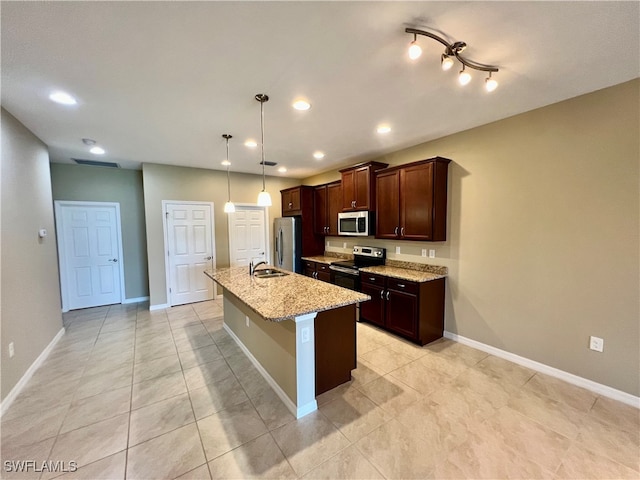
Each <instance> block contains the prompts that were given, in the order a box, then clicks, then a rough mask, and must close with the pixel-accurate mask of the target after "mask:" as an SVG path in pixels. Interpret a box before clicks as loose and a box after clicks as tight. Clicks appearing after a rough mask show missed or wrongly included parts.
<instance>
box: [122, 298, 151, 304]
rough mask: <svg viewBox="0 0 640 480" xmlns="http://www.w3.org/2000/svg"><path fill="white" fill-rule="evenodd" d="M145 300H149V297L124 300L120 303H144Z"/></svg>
mask: <svg viewBox="0 0 640 480" xmlns="http://www.w3.org/2000/svg"><path fill="white" fill-rule="evenodd" d="M147 300H149V297H136V298H125V299H124V300H123V301H122V303H123V304H124V303H140V302H146V301H147Z"/></svg>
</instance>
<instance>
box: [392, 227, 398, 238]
mask: <svg viewBox="0 0 640 480" xmlns="http://www.w3.org/2000/svg"><path fill="white" fill-rule="evenodd" d="M393 234H394V235H396V236H397V235H398V227H396V228H394V229H393Z"/></svg>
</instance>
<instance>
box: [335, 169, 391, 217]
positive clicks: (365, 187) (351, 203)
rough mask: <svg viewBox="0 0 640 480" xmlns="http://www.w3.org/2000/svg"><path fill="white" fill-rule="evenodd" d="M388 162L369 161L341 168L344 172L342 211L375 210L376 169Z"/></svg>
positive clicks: (341, 171)
mask: <svg viewBox="0 0 640 480" xmlns="http://www.w3.org/2000/svg"><path fill="white" fill-rule="evenodd" d="M386 166H388V165H387V164H386V163H379V162H368V163H362V164H360V165H355V166H353V167H349V168H345V169H343V170H340V173H341V174H342V211H343V212H354V211H358V210H374V209H375V207H376V189H375V183H374V182H375V177H374V175H373V173H374V172H375V171H376V170H380V169H381V168H385V167H386Z"/></svg>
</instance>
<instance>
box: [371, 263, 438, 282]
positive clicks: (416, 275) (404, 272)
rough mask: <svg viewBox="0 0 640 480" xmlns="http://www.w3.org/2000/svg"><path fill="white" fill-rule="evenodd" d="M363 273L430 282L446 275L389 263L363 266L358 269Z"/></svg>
mask: <svg viewBox="0 0 640 480" xmlns="http://www.w3.org/2000/svg"><path fill="white" fill-rule="evenodd" d="M360 271H361V272H364V273H377V274H378V275H384V276H385V277H391V278H399V279H400V280H408V281H412V282H430V281H431V280H437V279H439V278H444V277H446V276H447V275H446V274H442V273H433V272H425V271H420V270H413V269H408V268H401V267H392V266H389V265H380V266H376V267H364V268H361V269H360Z"/></svg>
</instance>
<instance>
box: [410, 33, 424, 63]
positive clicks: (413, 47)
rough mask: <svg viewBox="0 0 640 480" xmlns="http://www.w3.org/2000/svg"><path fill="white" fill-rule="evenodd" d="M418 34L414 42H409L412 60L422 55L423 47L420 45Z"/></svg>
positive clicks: (414, 37)
mask: <svg viewBox="0 0 640 480" xmlns="http://www.w3.org/2000/svg"><path fill="white" fill-rule="evenodd" d="M417 37H418V36H417V35H414V36H413V42H411V43H410V44H409V58H410V59H411V60H416V59H417V58H418V57H420V55H422V48H420V45H418V38H417Z"/></svg>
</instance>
